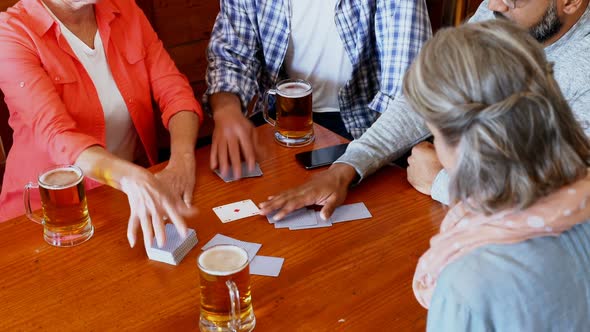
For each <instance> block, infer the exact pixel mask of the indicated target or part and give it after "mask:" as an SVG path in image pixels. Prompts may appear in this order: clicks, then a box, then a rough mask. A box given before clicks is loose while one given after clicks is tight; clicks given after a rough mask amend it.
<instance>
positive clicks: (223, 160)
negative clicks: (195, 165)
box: [217, 141, 229, 176]
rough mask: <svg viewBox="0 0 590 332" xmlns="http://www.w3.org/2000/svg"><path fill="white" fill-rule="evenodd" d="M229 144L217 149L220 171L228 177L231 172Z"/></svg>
mask: <svg viewBox="0 0 590 332" xmlns="http://www.w3.org/2000/svg"><path fill="white" fill-rule="evenodd" d="M227 145H228V144H227V142H226V141H224V142H223V144H219V146H218V147H217V162H218V163H219V171H220V172H221V174H222V175H223V176H227V175H228V172H229V160H228V151H227V149H228V146H227Z"/></svg>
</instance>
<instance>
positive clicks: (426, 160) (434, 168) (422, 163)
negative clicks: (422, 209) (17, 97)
mask: <svg viewBox="0 0 590 332" xmlns="http://www.w3.org/2000/svg"><path fill="white" fill-rule="evenodd" d="M442 169H443V166H442V164H441V163H440V161H439V160H438V157H437V156H436V150H435V149H434V145H432V143H428V142H421V143H419V144H417V145H416V146H414V148H412V154H411V155H410V157H409V158H408V169H407V172H408V182H410V184H411V185H412V186H413V187H414V188H416V190H418V191H419V192H421V193H423V194H425V195H430V193H431V190H432V184H433V182H434V179H435V178H436V175H437V174H438V173H439V172H440V171H441V170H442Z"/></svg>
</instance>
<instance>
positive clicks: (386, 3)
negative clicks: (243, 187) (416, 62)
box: [204, 0, 432, 177]
mask: <svg viewBox="0 0 590 332" xmlns="http://www.w3.org/2000/svg"><path fill="white" fill-rule="evenodd" d="M431 34H432V32H431V27H430V22H429V19H428V13H427V10H426V5H425V2H424V0H363V1H361V0H321V1H320V0H221V10H220V13H219V15H218V16H217V20H216V22H215V25H214V27H213V31H212V34H211V40H210V44H209V48H208V61H209V65H208V70H207V83H208V89H207V92H206V93H205V96H204V102H205V106H206V107H207V108H208V109H209V111H210V112H212V113H213V118H214V120H215V130H214V132H213V145H212V150H211V167H212V168H217V167H219V168H220V170H221V172H222V173H223V174H227V173H228V171H229V168H230V167H232V170H233V173H234V175H236V176H238V177H239V176H240V175H241V167H240V165H241V156H243V158H244V159H245V161H246V162H247V164H248V166H249V168H250V169H253V167H254V163H255V149H256V143H255V141H254V140H255V138H254V130H253V125H252V123H251V122H250V121H248V119H247V118H246V116H245V115H247V106H248V104H249V103H250V101H252V100H253V99H254V98H257V101H256V103H255V105H254V113H257V112H259V111H261V110H262V98H261V96H262V94H263V93H264V92H265V91H266V90H267V89H269V88H272V87H273V86H274V84H276V83H277V82H279V81H280V80H282V79H285V78H302V79H306V80H308V81H310V82H311V83H312V86H313V89H314V95H313V100H314V102H313V103H314V105H313V109H314V121H316V122H317V123H319V124H321V125H324V126H325V127H328V128H329V129H331V130H333V131H335V132H337V133H339V134H341V135H343V136H345V137H349V138H358V137H360V136H361V135H362V134H363V133H364V132H365V130H367V129H368V128H369V127H370V126H371V124H372V123H373V122H374V121H375V120H376V119H377V118H378V117H379V115H380V114H381V113H382V112H383V111H384V110H386V109H387V108H388V106H389V105H390V104H391V103H392V102H393V101H394V100H395V99H396V98H397V97H399V95H400V94H401V82H402V78H403V75H404V73H405V71H406V69H407V68H408V66H409V65H410V63H411V61H412V59H413V58H414V56H416V55H417V53H418V52H419V50H420V47H421V46H422V44H423V43H424V42H425V41H426V40H427V39H428V38H429V37H430V36H431Z"/></svg>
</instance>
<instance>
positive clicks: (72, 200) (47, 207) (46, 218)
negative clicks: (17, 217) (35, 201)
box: [24, 165, 94, 247]
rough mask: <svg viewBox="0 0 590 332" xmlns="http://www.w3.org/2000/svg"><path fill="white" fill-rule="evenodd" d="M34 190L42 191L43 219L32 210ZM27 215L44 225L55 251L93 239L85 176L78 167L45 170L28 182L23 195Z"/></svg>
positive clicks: (44, 231)
mask: <svg viewBox="0 0 590 332" xmlns="http://www.w3.org/2000/svg"><path fill="white" fill-rule="evenodd" d="M31 189H39V193H40V195H41V207H42V211H43V217H39V216H37V215H35V214H34V213H33V211H32V209H31ZM24 201H25V212H26V214H27V217H28V218H29V219H31V220H32V221H34V222H36V223H38V224H41V225H43V238H44V239H45V241H46V242H47V243H49V244H51V245H54V246H56V247H71V246H75V245H77V244H80V243H82V242H85V241H86V240H88V239H90V238H91V237H92V234H94V227H93V226H92V222H91V221H90V215H89V214H88V205H87V203H86V192H85V190H84V175H83V173H82V170H81V169H80V168H79V167H78V166H75V165H59V166H54V167H51V168H48V169H46V170H45V171H43V172H42V173H41V174H40V175H39V177H38V178H37V183H33V182H29V183H28V184H27V185H26V186H25V193H24Z"/></svg>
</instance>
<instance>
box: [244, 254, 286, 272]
mask: <svg viewBox="0 0 590 332" xmlns="http://www.w3.org/2000/svg"><path fill="white" fill-rule="evenodd" d="M284 261H285V259H284V258H282V257H270V256H258V255H257V256H256V257H254V259H253V260H252V262H250V274H256V275H260V276H269V277H278V276H279V273H281V268H282V267H283V262H284Z"/></svg>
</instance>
